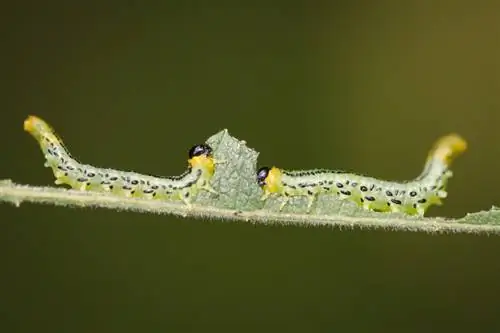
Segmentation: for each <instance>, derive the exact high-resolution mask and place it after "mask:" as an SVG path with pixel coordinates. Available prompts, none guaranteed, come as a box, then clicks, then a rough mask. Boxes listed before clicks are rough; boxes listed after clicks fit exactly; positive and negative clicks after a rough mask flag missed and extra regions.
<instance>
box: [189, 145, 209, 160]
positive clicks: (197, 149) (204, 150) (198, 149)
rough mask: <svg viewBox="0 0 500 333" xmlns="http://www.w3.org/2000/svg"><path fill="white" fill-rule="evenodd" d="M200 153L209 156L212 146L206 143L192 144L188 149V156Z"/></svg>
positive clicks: (191, 156)
mask: <svg viewBox="0 0 500 333" xmlns="http://www.w3.org/2000/svg"><path fill="white" fill-rule="evenodd" d="M201 155H206V156H210V155H212V147H210V146H209V145H206V144H201V145H196V146H193V147H192V148H191V149H190V150H189V158H193V157H195V156H201Z"/></svg>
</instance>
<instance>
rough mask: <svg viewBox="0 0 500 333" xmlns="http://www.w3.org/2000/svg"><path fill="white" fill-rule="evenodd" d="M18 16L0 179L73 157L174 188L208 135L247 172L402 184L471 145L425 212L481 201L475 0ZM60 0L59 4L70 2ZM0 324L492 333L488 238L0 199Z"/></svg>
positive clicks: (75, 10)
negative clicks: (340, 172) (42, 148)
mask: <svg viewBox="0 0 500 333" xmlns="http://www.w3.org/2000/svg"><path fill="white" fill-rule="evenodd" d="M70 3H71V2H70V1H58V2H56V1H49V2H43V1H40V2H34V1H33V2H32V3H29V2H24V3H22V2H19V3H16V4H10V5H4V7H3V8H2V10H1V11H0V16H1V20H0V22H1V23H0V27H1V30H0V31H1V32H0V34H1V40H2V47H1V55H0V57H1V58H0V59H1V77H2V80H1V82H2V99H1V108H2V110H3V111H2V117H1V122H0V139H1V142H2V145H1V153H2V160H1V162H2V163H1V164H0V178H11V179H13V180H14V181H16V182H22V183H29V184H37V185H47V184H51V183H52V181H53V178H52V175H51V173H50V171H49V170H48V169H45V168H43V167H42V165H43V159H42V156H41V154H40V152H39V150H38V147H37V146H36V143H35V142H34V140H33V139H32V138H31V137H29V135H27V134H26V133H24V132H23V130H22V122H23V120H24V119H25V117H26V115H28V114H36V115H39V116H41V117H42V118H44V119H46V120H48V121H49V122H50V123H51V124H52V125H53V126H54V127H55V128H56V130H57V131H58V132H59V133H60V134H61V135H62V137H63V138H64V140H65V142H66V144H67V145H68V146H69V148H70V150H71V151H72V153H73V154H74V155H75V156H77V157H78V158H79V159H80V160H82V161H84V162H86V163H90V164H94V165H99V166H105V167H115V168H119V169H129V170H135V171H139V172H144V173H152V174H159V175H173V174H178V173H180V172H182V171H183V169H184V167H185V163H186V162H185V161H186V153H187V150H188V149H189V147H190V146H191V145H193V144H195V143H198V142H202V141H204V140H205V139H206V138H207V137H209V136H210V135H212V134H214V133H216V132H217V131H219V130H220V129H223V128H228V129H229V130H230V133H231V134H233V135H234V136H236V137H238V138H240V139H244V140H246V141H247V142H248V145H249V146H250V147H253V148H255V149H257V150H258V151H260V152H261V155H260V159H259V163H260V164H261V165H263V164H276V165H279V166H282V167H286V168H304V169H305V168H314V167H327V168H339V169H345V170H351V171H356V172H360V173H364V174H369V175H373V176H376V177H380V178H386V179H394V180H403V179H408V178H412V177H414V176H416V175H417V174H418V173H419V172H420V169H421V167H422V165H423V162H424V158H425V155H426V154H427V151H428V149H429V148H430V146H431V144H432V142H433V141H434V140H435V139H436V138H437V137H438V136H440V135H442V134H445V133H447V132H450V131H456V132H458V133H460V134H462V135H463V136H464V137H466V138H467V139H468V141H469V144H470V149H469V151H467V153H466V154H465V155H463V156H462V157H461V158H460V159H459V160H457V163H456V164H455V167H454V168H453V170H454V171H455V177H454V178H453V179H452V181H451V182H450V186H449V193H450V196H449V198H448V199H446V202H445V205H444V206H443V207H441V208H433V209H432V210H431V211H430V215H434V216H450V217H459V216H463V215H464V214H465V213H466V212H470V211H477V210H480V209H488V208H490V207H491V206H492V205H493V204H498V203H499V200H498V197H497V195H498V192H497V191H496V188H497V185H498V184H499V182H500V176H499V173H498V169H499V167H500V159H499V157H498V156H499V153H500V146H499V145H498V144H497V142H498V140H499V139H500V132H499V131H498V126H499V125H498V124H499V121H500V113H499V108H500V81H499V78H500V67H499V66H500V60H499V59H500V40H499V36H500V23H498V22H500V4H499V3H498V2H495V1H490V2H487V1H476V2H470V1H464V0H457V1H439V0H409V1H396V0H394V1H330V2H328V1H324V2H318V1H316V2H315V1H301V0H289V1H274V2H272V1H267V2H264V1H262V2H258V1H257V2H256V1H239V2H238V1H233V2H231V1H226V2H222V1H218V0H217V1H206V2H203V1H164V2H163V4H161V5H158V4H159V3H160V2H158V3H157V4H156V5H153V4H152V3H150V4H147V3H146V2H139V1H122V2H120V1H115V2H102V3H99V2H95V3H92V2H89V1H87V2H86V4H84V5H83V4H82V5H76V4H73V5H72V4H70ZM74 3H76V1H75V2H74ZM0 217H1V222H0V227H1V231H0V260H1V271H0V329H1V330H2V331H5V332H40V331H51V332H160V331H161V332H222V331H231V332H286V331H302V332H311V331H328V332H333V331H339V332H354V331H364V332H382V331H383V332H386V331H387V330H388V328H391V327H393V328H397V329H398V331H399V332H424V331H425V332H438V331H440V332H445V331H454V332H470V331H474V332H498V329H499V328H500V316H499V315H500V307H499V302H498V300H499V299H500V295H499V293H500V279H499V278H500V270H499V269H500V260H498V257H499V253H500V238H498V237H487V236H471V235H425V234H415V233H400V232H385V231H349V230H344V231H340V230H337V229H330V228H322V229H320V228H299V227H280V226H256V225H252V224H243V223H222V222H213V221H201V220H189V219H177V218H173V217H169V216H153V215H143V214H135V213H119V212H114V211H106V210H97V209H96V210H77V209H65V208H55V207H50V206H40V205H29V204H25V205H22V206H21V208H14V207H11V206H8V205H1V206H0Z"/></svg>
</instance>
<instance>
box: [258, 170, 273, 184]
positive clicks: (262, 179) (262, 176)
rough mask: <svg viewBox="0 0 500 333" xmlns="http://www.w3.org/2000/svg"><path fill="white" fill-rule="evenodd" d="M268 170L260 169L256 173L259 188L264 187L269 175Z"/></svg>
mask: <svg viewBox="0 0 500 333" xmlns="http://www.w3.org/2000/svg"><path fill="white" fill-rule="evenodd" d="M269 170H270V169H269V168H268V167H262V168H260V169H259V171H257V183H258V184H259V186H261V187H262V186H264V185H266V178H267V176H268V175H269Z"/></svg>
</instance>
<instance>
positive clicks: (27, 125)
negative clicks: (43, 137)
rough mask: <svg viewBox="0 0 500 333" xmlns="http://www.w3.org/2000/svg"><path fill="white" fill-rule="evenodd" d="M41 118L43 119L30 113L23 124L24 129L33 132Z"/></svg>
mask: <svg viewBox="0 0 500 333" xmlns="http://www.w3.org/2000/svg"><path fill="white" fill-rule="evenodd" d="M40 120H41V119H40V118H38V117H36V116H32V115H29V116H28V118H26V120H25V121H24V124H23V128H24V130H25V131H26V132H33V130H34V128H35V124H36V122H37V121H40Z"/></svg>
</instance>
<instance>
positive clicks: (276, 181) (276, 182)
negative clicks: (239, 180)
mask: <svg viewBox="0 0 500 333" xmlns="http://www.w3.org/2000/svg"><path fill="white" fill-rule="evenodd" d="M281 175H282V173H281V170H280V169H278V168H277V167H272V168H268V167H262V168H260V169H259V171H257V182H258V184H259V186H260V187H261V188H262V190H264V193H266V194H270V193H281V192H283V183H282V182H281Z"/></svg>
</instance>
